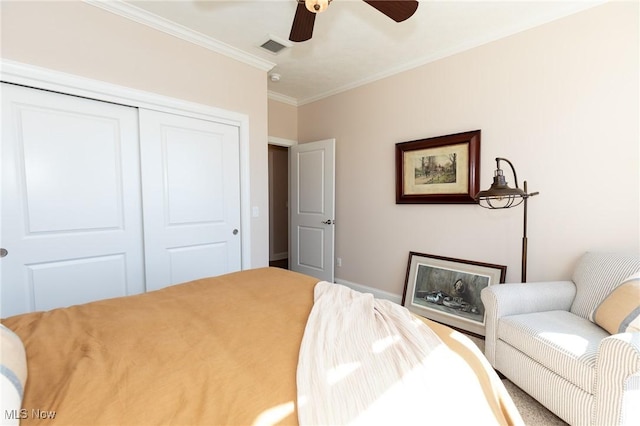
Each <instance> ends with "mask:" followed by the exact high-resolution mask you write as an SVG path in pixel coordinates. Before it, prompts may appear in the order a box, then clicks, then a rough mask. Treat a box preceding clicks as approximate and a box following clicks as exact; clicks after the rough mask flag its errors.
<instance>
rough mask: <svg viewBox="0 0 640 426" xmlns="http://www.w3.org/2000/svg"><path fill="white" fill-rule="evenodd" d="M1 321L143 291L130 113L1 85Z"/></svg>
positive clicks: (134, 140)
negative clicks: (15, 316) (8, 317)
mask: <svg viewBox="0 0 640 426" xmlns="http://www.w3.org/2000/svg"><path fill="white" fill-rule="evenodd" d="M2 107H3V108H2V124H3V126H2V225H1V234H0V237H1V239H0V243H1V244H2V247H4V248H5V249H7V250H8V255H7V256H6V257H4V258H2V259H1V260H0V265H2V273H1V275H2V305H1V307H2V316H8V315H14V314H17V313H22V312H28V311H33V310H45V309H51V308H55V307H61V306H68V305H71V304H75V303H82V302H87V301H91V300H97V299H101V298H104V297H114V296H124V295H128V294H135V293H139V292H142V291H144V269H143V257H142V252H143V251H142V222H141V214H140V210H141V202H140V199H141V195H140V174H139V173H140V171H139V170H140V166H139V152H138V120H137V112H136V110H135V109H134V108H129V107H124V106H120V105H114V104H109V103H105V102H99V101H92V100H88V99H83V98H77V97H73V96H67V95H62V94H57V93H51V92H45V91H41V90H36V89H29V88H24V87H19V86H12V85H7V84H3V85H2Z"/></svg>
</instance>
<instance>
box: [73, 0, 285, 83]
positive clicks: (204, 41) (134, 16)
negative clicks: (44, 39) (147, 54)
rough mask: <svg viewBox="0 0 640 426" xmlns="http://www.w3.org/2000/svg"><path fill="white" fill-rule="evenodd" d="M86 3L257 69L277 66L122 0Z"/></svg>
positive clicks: (269, 68)
mask: <svg viewBox="0 0 640 426" xmlns="http://www.w3.org/2000/svg"><path fill="white" fill-rule="evenodd" d="M83 1H84V2H85V3H87V4H90V5H92V6H95V7H98V8H100V9H103V10H106V11H108V12H111V13H114V14H116V15H119V16H122V17H123V18H127V19H130V20H132V21H135V22H137V23H139V24H143V25H147V26H148V27H151V28H154V29H156V30H159V31H162V32H164V33H166V34H169V35H172V36H174V37H177V38H180V39H182V40H185V41H188V42H190V43H193V44H196V45H198V46H201V47H204V48H206V49H209V50H211V51H213V52H216V53H219V54H221V55H224V56H227V57H229V58H232V59H235V60H237V61H240V62H243V63H245V64H248V65H251V66H253V67H256V68H258V69H260V70H262V71H269V70H271V69H272V68H273V67H275V66H276V64H275V63H273V62H270V61H267V60H265V59H262V58H260V57H258V56H255V55H251V54H249V53H247V52H244V51H242V50H240V49H236V48H235V47H232V46H230V45H228V44H226V43H223V42H221V41H218V40H216V39H214V38H211V37H209V36H206V35H204V34H202V33H199V32H197V31H193V30H191V29H189V28H187V27H185V26H182V25H180V24H177V23H175V22H172V21H169V20H168V19H165V18H162V17H160V16H157V15H154V14H153V13H150V12H147V11H146V10H143V9H140V8H139V7H136V6H133V5H132V4H129V3H124V2H123V1H121V0H83Z"/></svg>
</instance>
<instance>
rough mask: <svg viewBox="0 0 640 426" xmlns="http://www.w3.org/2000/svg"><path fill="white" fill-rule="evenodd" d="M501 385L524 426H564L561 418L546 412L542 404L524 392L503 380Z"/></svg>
mask: <svg viewBox="0 0 640 426" xmlns="http://www.w3.org/2000/svg"><path fill="white" fill-rule="evenodd" d="M502 383H504V386H505V387H506V388H507V391H508V392H509V395H511V398H512V399H513V402H514V403H515V404H516V407H517V408H518V411H519V412H520V415H521V416H522V420H524V424H525V425H526V426H566V425H567V423H565V422H564V421H563V420H562V419H561V418H559V417H557V416H556V415H555V414H553V413H552V412H551V411H549V410H547V409H546V408H545V407H544V406H543V405H542V404H540V403H539V402H538V401H536V400H535V399H533V398H532V397H531V396H529V394H527V393H526V392H525V391H523V390H522V389H520V388H519V387H517V386H516V385H514V384H513V383H511V382H510V381H509V380H507V379H503V380H502Z"/></svg>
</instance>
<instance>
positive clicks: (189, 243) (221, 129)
mask: <svg viewBox="0 0 640 426" xmlns="http://www.w3.org/2000/svg"><path fill="white" fill-rule="evenodd" d="M140 135H141V138H140V139H141V141H140V149H141V157H142V197H143V205H144V235H145V237H144V242H145V268H146V280H147V281H146V282H147V290H155V289H159V288H162V287H166V286H168V285H171V284H178V283H182V282H186V281H190V280H195V279H199V278H204V277H208V276H216V275H220V274H224V273H227V272H233V271H238V270H240V269H241V247H242V245H241V235H240V231H241V230H240V147H239V131H238V127H236V126H232V125H227V124H221V123H215V122H211V121H206V120H200V119H196V118H190V117H183V116H179V115H173V114H165V113H161V112H157V111H150V110H144V109H141V110H140Z"/></svg>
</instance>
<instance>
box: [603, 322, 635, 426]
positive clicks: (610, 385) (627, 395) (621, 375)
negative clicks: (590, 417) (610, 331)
mask: <svg viewBox="0 0 640 426" xmlns="http://www.w3.org/2000/svg"><path fill="white" fill-rule="evenodd" d="M596 376H597V377H598V380H597V383H596V395H595V405H596V409H595V413H596V419H595V424H616V425H618V424H625V425H627V424H628V425H631V424H638V423H640V412H639V410H638V407H639V406H640V332H634V333H619V334H614V335H612V336H609V337H607V338H605V339H602V342H600V346H599V347H598V358H597V360H596Z"/></svg>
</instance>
